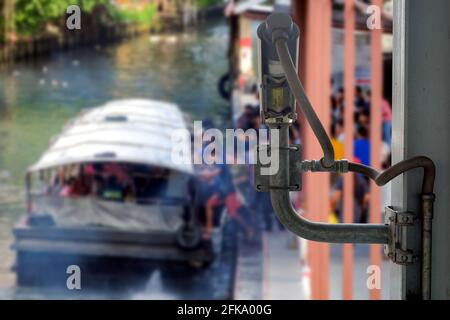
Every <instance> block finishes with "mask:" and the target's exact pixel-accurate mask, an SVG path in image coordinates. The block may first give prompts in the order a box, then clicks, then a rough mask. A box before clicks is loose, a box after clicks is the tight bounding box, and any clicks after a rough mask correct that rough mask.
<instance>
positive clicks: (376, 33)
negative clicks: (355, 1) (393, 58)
mask: <svg viewBox="0 0 450 320" xmlns="http://www.w3.org/2000/svg"><path fill="white" fill-rule="evenodd" d="M372 4H373V5H376V6H378V7H379V8H380V9H382V8H383V1H382V0H373V1H372ZM382 36H383V30H382V29H373V30H371V42H372V44H371V46H372V48H371V51H372V52H371V57H372V58H371V59H372V62H371V65H372V66H371V69H372V70H371V74H372V80H371V87H372V101H371V112H370V114H371V122H370V139H371V144H370V145H371V165H372V167H374V168H376V169H380V167H381V165H380V162H381V145H382V136H381V127H382V119H381V103H382V99H383V49H382ZM370 194H371V198H370V223H381V220H382V219H381V196H380V195H381V191H380V188H379V187H378V186H377V185H375V183H373V182H372V183H371V186H370ZM370 265H376V266H379V267H380V268H381V246H380V245H371V246H370ZM370 298H371V299H373V300H378V299H380V298H381V291H380V290H377V289H372V290H370Z"/></svg>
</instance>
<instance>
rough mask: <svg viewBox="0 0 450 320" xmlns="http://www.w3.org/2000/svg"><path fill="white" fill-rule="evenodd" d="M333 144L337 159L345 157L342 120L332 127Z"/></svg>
mask: <svg viewBox="0 0 450 320" xmlns="http://www.w3.org/2000/svg"><path fill="white" fill-rule="evenodd" d="M331 144H332V145H333V148H334V154H335V157H336V159H344V151H345V149H344V122H343V121H342V120H340V121H338V122H337V123H335V124H334V125H333V126H332V127H331Z"/></svg>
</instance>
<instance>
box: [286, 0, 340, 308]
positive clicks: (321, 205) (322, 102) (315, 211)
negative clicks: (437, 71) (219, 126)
mask: <svg viewBox="0 0 450 320" xmlns="http://www.w3.org/2000/svg"><path fill="white" fill-rule="evenodd" d="M297 2H298V3H297ZM295 3H296V4H294V5H293V11H294V19H302V20H301V21H298V20H297V21H298V22H299V25H300V27H301V45H300V48H301V63H300V71H299V72H300V75H301V78H302V80H303V82H304V85H305V88H306V91H307V94H308V96H309V98H310V100H311V102H312V104H313V106H314V108H315V111H316V112H317V114H318V116H319V118H320V119H321V121H322V123H323V125H324V127H325V128H326V129H329V127H330V96H331V85H330V77H331V46H332V32H331V31H332V30H331V28H332V1H331V0H303V1H295ZM299 10H302V12H299ZM300 116H301V115H300ZM302 123H304V124H305V125H303V142H304V158H305V159H320V158H321V157H322V156H323V153H322V150H321V148H320V145H319V143H318V142H317V139H316V137H315V136H314V134H313V132H312V130H311V128H310V127H309V126H308V125H307V124H306V123H305V122H302ZM329 191H330V176H329V174H317V173H315V174H306V175H305V176H304V199H305V211H306V215H307V218H309V219H311V220H314V221H322V222H328V216H329V213H330V205H329ZM308 255H309V262H310V266H311V289H312V292H311V293H312V299H320V300H326V299H328V298H329V246H328V244H324V243H315V242H309V248H308Z"/></svg>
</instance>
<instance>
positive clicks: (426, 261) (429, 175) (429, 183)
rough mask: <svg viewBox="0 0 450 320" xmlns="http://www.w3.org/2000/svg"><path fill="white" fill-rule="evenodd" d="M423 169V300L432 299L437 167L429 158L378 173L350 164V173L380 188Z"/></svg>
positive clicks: (395, 166) (406, 161)
mask: <svg viewBox="0 0 450 320" xmlns="http://www.w3.org/2000/svg"><path fill="white" fill-rule="evenodd" d="M416 168H423V183H422V195H421V206H422V208H421V210H422V217H421V218H422V266H421V267H422V270H421V279H422V299H424V300H429V299H430V298H431V250H432V244H431V237H432V226H433V224H432V220H433V203H434V199H435V196H434V180H435V179H436V166H435V164H434V162H433V160H431V159H430V158H428V157H424V156H419V157H414V158H411V159H408V160H404V161H401V162H399V163H397V164H395V165H393V166H392V167H391V168H389V169H387V170H385V171H383V172H381V173H380V172H378V171H377V170H375V169H373V168H370V167H368V166H364V165H361V164H356V163H349V164H348V169H349V171H353V172H357V173H361V174H364V175H366V176H368V177H369V178H371V179H372V180H374V181H375V183H376V184H377V185H378V186H384V185H385V184H386V183H388V182H389V181H391V180H393V179H394V178H396V177H397V176H399V175H400V174H402V173H405V172H406V171H409V170H412V169H416Z"/></svg>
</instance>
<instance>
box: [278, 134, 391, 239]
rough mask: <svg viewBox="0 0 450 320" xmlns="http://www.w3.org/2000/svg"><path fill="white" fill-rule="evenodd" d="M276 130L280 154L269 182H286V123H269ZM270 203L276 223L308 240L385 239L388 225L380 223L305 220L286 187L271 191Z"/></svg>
mask: <svg viewBox="0 0 450 320" xmlns="http://www.w3.org/2000/svg"><path fill="white" fill-rule="evenodd" d="M271 129H278V130H279V137H280V141H279V144H280V148H279V149H280V151H279V152H280V156H279V161H280V162H279V170H278V173H277V174H275V175H273V176H271V180H272V181H271V184H272V185H276V186H283V185H285V186H288V184H289V151H288V148H287V146H288V144H289V126H288V125H281V126H271ZM270 193H271V200H272V205H273V208H274V211H275V214H276V215H277V217H278V219H279V220H280V222H281V223H282V224H283V225H284V226H285V227H286V228H287V229H288V230H289V231H291V232H292V233H294V234H296V235H298V236H300V237H302V238H305V239H308V240H312V241H318V242H329V243H380V244H386V243H388V242H389V235H388V234H389V232H388V227H387V226H386V225H384V224H337V225H333V224H327V223H319V222H312V221H309V220H307V219H305V218H303V217H302V216H300V215H298V214H297V212H296V210H295V209H294V207H293V206H292V203H291V199H290V197H289V191H288V190H282V189H276V190H271V191H270Z"/></svg>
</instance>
